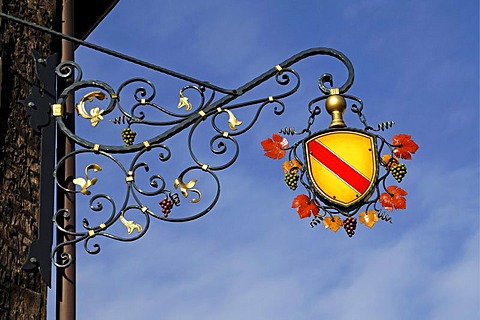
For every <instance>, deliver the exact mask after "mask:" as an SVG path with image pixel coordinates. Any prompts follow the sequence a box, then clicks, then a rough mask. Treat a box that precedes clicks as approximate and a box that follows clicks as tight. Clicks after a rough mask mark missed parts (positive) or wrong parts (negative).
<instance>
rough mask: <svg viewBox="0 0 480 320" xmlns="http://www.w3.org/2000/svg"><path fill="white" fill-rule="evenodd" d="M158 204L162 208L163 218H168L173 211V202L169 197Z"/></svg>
mask: <svg viewBox="0 0 480 320" xmlns="http://www.w3.org/2000/svg"><path fill="white" fill-rule="evenodd" d="M158 204H159V205H160V207H162V212H163V216H164V217H165V218H167V217H168V214H169V213H170V211H172V208H173V201H172V200H171V199H169V198H168V197H167V198H165V199H163V200H161V201H159V202H158Z"/></svg>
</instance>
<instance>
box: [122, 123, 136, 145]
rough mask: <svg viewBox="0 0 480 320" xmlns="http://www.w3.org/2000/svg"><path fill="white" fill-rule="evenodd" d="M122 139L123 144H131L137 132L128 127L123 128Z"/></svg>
mask: <svg viewBox="0 0 480 320" xmlns="http://www.w3.org/2000/svg"><path fill="white" fill-rule="evenodd" d="M121 133H122V140H123V142H125V145H127V146H131V145H132V144H133V141H135V136H136V135H137V133H136V132H135V131H133V130H132V129H130V127H128V128H125V129H123V130H122V132H121Z"/></svg>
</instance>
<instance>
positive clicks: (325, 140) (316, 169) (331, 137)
mask: <svg viewBox="0 0 480 320" xmlns="http://www.w3.org/2000/svg"><path fill="white" fill-rule="evenodd" d="M304 148H305V158H306V162H307V171H308V178H309V179H310V182H311V184H312V186H313V187H314V188H315V190H316V191H317V195H318V196H319V197H320V198H322V199H323V200H324V201H325V202H327V203H329V204H333V205H339V206H341V207H343V208H347V209H348V208H350V207H355V206H356V205H359V204H361V203H362V200H364V199H365V198H367V197H368V196H370V194H371V191H372V189H373V187H374V184H375V181H376V179H377V174H378V169H377V151H376V145H375V139H374V138H373V137H372V136H371V135H369V134H367V133H365V132H363V131H355V130H352V129H345V130H328V131H324V132H320V133H319V134H318V135H316V136H313V137H310V138H307V139H306V140H305V142H304Z"/></svg>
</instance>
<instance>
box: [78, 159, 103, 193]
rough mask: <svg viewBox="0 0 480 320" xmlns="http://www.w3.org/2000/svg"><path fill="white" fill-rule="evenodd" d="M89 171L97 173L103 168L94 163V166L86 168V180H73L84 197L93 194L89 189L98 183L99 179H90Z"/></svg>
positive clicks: (80, 178)
mask: <svg viewBox="0 0 480 320" xmlns="http://www.w3.org/2000/svg"><path fill="white" fill-rule="evenodd" d="M89 170H93V171H94V172H97V171H101V170H102V168H101V167H100V166H99V165H98V164H95V163H92V164H89V165H88V166H87V167H86V168H85V178H82V177H78V178H75V179H73V183H74V184H76V185H78V186H80V188H81V189H80V193H82V194H84V195H87V196H88V195H90V194H91V192H90V191H89V190H87V189H88V188H90V187H91V186H93V185H94V184H95V183H97V180H98V179H97V178H93V179H90V178H89V176H88V171H89Z"/></svg>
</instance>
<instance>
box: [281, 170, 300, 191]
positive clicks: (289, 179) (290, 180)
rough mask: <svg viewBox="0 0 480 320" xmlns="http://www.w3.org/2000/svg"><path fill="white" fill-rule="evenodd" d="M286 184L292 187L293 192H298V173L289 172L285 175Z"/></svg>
mask: <svg viewBox="0 0 480 320" xmlns="http://www.w3.org/2000/svg"><path fill="white" fill-rule="evenodd" d="M284 180H285V183H286V184H287V185H288V186H289V187H290V189H292V190H296V189H297V186H298V174H297V171H296V170H294V171H289V172H287V173H285V178H284Z"/></svg>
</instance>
